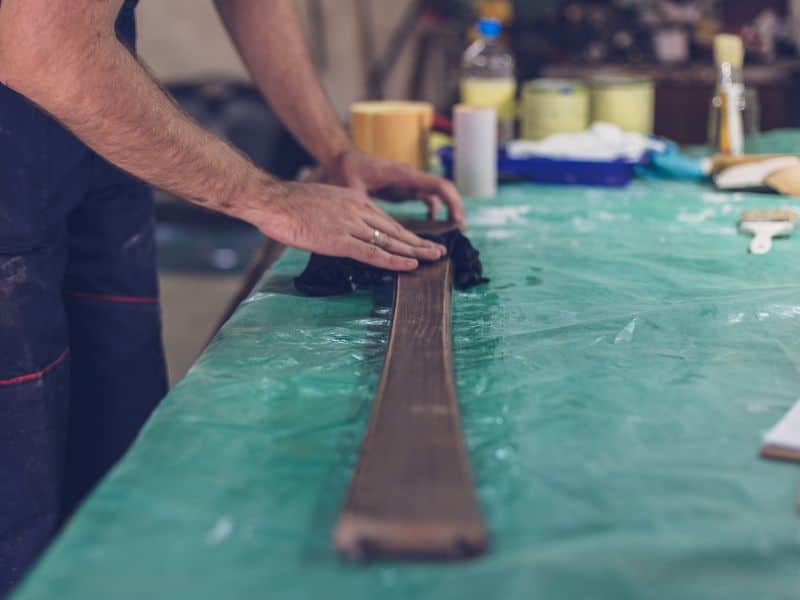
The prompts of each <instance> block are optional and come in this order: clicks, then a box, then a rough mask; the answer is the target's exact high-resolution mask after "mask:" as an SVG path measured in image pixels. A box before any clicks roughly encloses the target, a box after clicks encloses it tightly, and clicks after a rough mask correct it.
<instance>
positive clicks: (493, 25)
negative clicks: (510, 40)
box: [478, 19, 503, 39]
mask: <svg viewBox="0 0 800 600" xmlns="http://www.w3.org/2000/svg"><path fill="white" fill-rule="evenodd" d="M502 30H503V26H502V24H501V23H500V21H498V20H497V19H481V20H480V21H478V33H480V34H481V35H482V36H483V37H485V38H489V39H493V38H496V37H497V36H498V35H500V32H501V31H502Z"/></svg>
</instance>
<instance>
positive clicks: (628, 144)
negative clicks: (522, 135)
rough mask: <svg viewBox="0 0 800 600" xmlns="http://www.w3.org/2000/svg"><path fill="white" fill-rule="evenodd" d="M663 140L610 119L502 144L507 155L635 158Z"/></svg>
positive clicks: (661, 147) (661, 144)
mask: <svg viewBox="0 0 800 600" xmlns="http://www.w3.org/2000/svg"><path fill="white" fill-rule="evenodd" d="M664 149H665V142H663V141H661V140H659V139H656V138H653V137H648V136H645V135H642V134H640V133H631V132H626V131H623V130H622V129H620V128H619V127H618V126H616V125H612V124H611V123H602V122H597V123H594V124H593V125H592V126H591V127H590V128H589V129H587V130H586V131H582V132H580V133H559V134H555V135H551V136H549V137H547V138H545V139H543V140H540V141H530V140H514V141H512V142H509V143H508V144H507V145H506V152H507V153H508V155H509V156H510V157H511V158H526V157H531V156H537V157H541V158H553V159H564V160H585V161H613V160H629V161H631V162H637V161H639V160H641V159H642V158H643V157H644V155H645V154H646V153H647V152H651V151H655V152H661V151H663V150H664Z"/></svg>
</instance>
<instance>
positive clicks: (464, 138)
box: [453, 104, 497, 198]
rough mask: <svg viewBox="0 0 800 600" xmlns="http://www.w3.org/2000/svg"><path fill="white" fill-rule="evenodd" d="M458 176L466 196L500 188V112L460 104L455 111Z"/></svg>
mask: <svg viewBox="0 0 800 600" xmlns="http://www.w3.org/2000/svg"><path fill="white" fill-rule="evenodd" d="M453 127H454V137H455V143H454V150H453V151H454V159H453V160H454V166H453V169H454V176H455V180H456V187H457V188H458V190H459V191H460V192H461V193H462V194H464V195H465V196H472V197H473V198H491V197H492V196H494V195H495V194H496V192H497V112H496V111H495V109H493V108H474V107H470V106H464V105H463V104H459V105H457V106H456V107H455V111H454V121H453Z"/></svg>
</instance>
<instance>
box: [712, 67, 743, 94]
mask: <svg viewBox="0 0 800 600" xmlns="http://www.w3.org/2000/svg"><path fill="white" fill-rule="evenodd" d="M740 87H744V74H743V73H742V69H741V68H738V67H733V66H731V64H730V63H722V65H720V67H719V70H718V72H717V89H730V88H740Z"/></svg>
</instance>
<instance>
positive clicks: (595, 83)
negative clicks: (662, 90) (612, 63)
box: [591, 75, 655, 135]
mask: <svg viewBox="0 0 800 600" xmlns="http://www.w3.org/2000/svg"><path fill="white" fill-rule="evenodd" d="M591 89H592V121H593V122H594V121H603V122H606V123H613V124H614V125H618V126H619V127H620V128H621V129H623V130H624V131H631V132H635V133H641V134H643V135H651V134H652V133H653V114H654V112H655V86H654V85H653V82H652V80H650V79H647V78H642V77H627V76H624V75H610V76H598V77H595V78H593V79H592V80H591Z"/></svg>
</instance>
